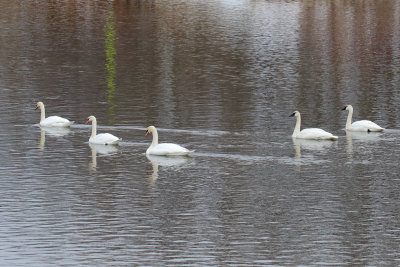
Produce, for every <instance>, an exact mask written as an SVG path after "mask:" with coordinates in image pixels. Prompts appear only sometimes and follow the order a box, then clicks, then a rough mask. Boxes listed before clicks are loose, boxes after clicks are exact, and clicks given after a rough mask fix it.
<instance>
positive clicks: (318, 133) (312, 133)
mask: <svg viewBox="0 0 400 267" xmlns="http://www.w3.org/2000/svg"><path fill="white" fill-rule="evenodd" d="M290 116H291V117H294V116H295V117H296V119H297V120H296V126H295V127H294V131H293V135H292V137H293V138H299V139H311V140H331V141H335V140H337V139H338V137H337V136H335V135H333V134H331V133H328V132H327V131H324V130H322V129H319V128H307V129H303V130H302V131H300V125H301V116H300V112H298V111H295V112H293V114H292V115H290Z"/></svg>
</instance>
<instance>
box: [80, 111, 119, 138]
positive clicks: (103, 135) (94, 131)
mask: <svg viewBox="0 0 400 267" xmlns="http://www.w3.org/2000/svg"><path fill="white" fill-rule="evenodd" d="M89 122H92V135H91V136H90V138H89V143H91V144H97V145H117V144H118V143H119V141H121V139H120V138H118V137H116V136H114V135H112V134H109V133H101V134H97V120H96V117H95V116H89V118H88V120H87V121H86V124H88V123H89Z"/></svg>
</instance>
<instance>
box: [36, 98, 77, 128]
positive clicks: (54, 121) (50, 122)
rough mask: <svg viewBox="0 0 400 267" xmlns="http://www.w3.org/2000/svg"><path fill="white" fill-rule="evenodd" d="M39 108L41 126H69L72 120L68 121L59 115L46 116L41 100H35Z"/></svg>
mask: <svg viewBox="0 0 400 267" xmlns="http://www.w3.org/2000/svg"><path fill="white" fill-rule="evenodd" d="M38 108H40V123H39V124H40V126H43V127H69V126H71V124H73V123H74V122H73V121H69V120H67V119H65V118H62V117H59V116H50V117H47V118H46V115H45V109H44V104H43V102H37V104H36V108H35V109H38Z"/></svg>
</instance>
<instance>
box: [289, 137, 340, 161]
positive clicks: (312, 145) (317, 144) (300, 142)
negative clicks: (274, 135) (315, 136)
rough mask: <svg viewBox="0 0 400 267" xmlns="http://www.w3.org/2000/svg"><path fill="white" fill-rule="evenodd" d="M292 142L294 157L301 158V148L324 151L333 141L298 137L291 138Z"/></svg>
mask: <svg viewBox="0 0 400 267" xmlns="http://www.w3.org/2000/svg"><path fill="white" fill-rule="evenodd" d="M292 140H293V144H294V147H295V151H296V155H295V157H296V158H301V149H305V150H313V151H324V150H326V149H327V148H329V147H331V146H332V144H333V142H332V141H328V140H309V139H298V138H292Z"/></svg>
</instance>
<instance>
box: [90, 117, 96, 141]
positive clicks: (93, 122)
mask: <svg viewBox="0 0 400 267" xmlns="http://www.w3.org/2000/svg"><path fill="white" fill-rule="evenodd" d="M96 134H97V120H96V118H94V119H93V120H92V135H91V136H90V138H93V137H95V136H96Z"/></svg>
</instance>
